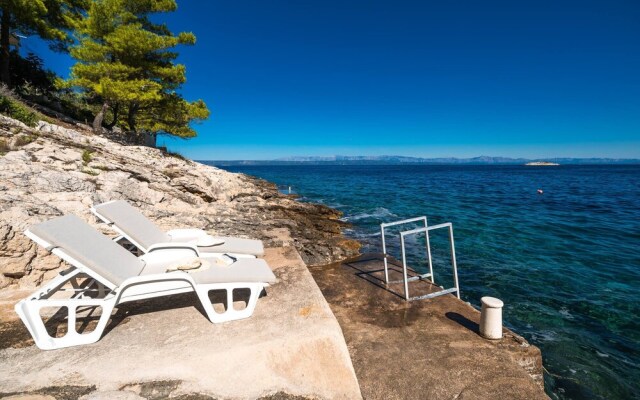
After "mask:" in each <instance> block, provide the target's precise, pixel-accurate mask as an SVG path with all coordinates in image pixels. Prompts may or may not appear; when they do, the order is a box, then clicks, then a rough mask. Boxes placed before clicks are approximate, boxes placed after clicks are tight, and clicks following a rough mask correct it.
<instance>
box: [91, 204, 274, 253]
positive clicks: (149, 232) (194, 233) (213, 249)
mask: <svg viewBox="0 0 640 400" xmlns="http://www.w3.org/2000/svg"><path fill="white" fill-rule="evenodd" d="M91 212H93V213H94V214H95V215H96V216H97V217H98V218H99V219H100V220H102V221H103V222H105V223H107V224H108V225H110V226H111V227H112V228H113V229H114V230H115V231H116V232H118V234H120V235H121V236H122V237H123V238H125V239H127V240H128V241H129V242H131V243H132V244H133V245H134V246H136V247H137V248H138V249H140V250H141V251H142V252H143V253H147V252H148V251H149V250H151V249H152V248H161V247H172V246H173V245H175V244H176V243H191V244H195V245H196V246H197V247H198V250H199V251H200V252H201V253H203V254H228V255H231V256H232V257H234V258H247V257H251V258H253V257H260V256H262V255H264V246H263V245H262V242H261V241H260V240H252V239H242V238H236V237H217V236H210V235H209V234H207V232H205V231H203V230H201V229H173V230H170V231H168V232H164V231H163V230H162V229H160V228H159V227H158V226H157V225H156V224H155V223H153V222H152V221H151V220H149V219H148V218H147V217H145V216H144V215H143V214H142V213H141V212H140V211H139V210H138V209H136V208H135V207H133V206H132V205H131V204H129V203H127V202H126V201H124V200H114V201H109V202H106V203H103V204H99V205H96V206H93V207H92V208H91Z"/></svg>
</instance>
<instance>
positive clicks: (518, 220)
mask: <svg viewBox="0 0 640 400" xmlns="http://www.w3.org/2000/svg"><path fill="white" fill-rule="evenodd" d="M225 169H228V170H230V171H232V172H242V173H246V174H249V175H253V176H257V177H260V178H263V179H267V180H269V181H272V182H274V183H277V184H278V185H283V186H285V187H287V188H288V186H291V187H292V190H293V191H294V192H295V193H297V194H298V195H300V196H301V201H309V202H319V203H324V204H326V205H328V206H331V207H334V208H337V209H339V210H341V211H342V212H344V220H345V221H348V222H350V223H352V224H353V227H352V228H351V229H349V230H347V232H346V234H347V235H348V236H351V237H354V238H357V239H359V240H360V241H362V242H363V244H364V248H363V252H369V251H371V252H379V251H381V247H380V233H379V231H380V228H379V224H380V223H381V222H389V221H393V220H398V219H403V218H408V217H414V216H420V215H426V216H427V217H428V219H429V224H430V225H433V224H438V223H442V222H452V223H453V226H454V235H455V239H456V250H457V251H456V254H457V259H458V269H459V276H460V285H461V291H462V298H463V299H464V300H466V301H469V302H471V303H472V304H474V305H476V306H477V305H479V300H480V297H482V296H486V295H489V296H495V297H498V298H500V299H502V300H503V301H504V302H505V309H504V320H505V324H506V325H507V326H509V327H510V328H512V329H514V330H515V331H516V332H518V333H519V334H521V335H523V336H525V337H526V338H527V339H528V340H529V341H531V342H532V343H533V344H535V345H537V346H538V347H540V348H541V350H542V354H543V358H544V365H545V367H546V369H547V370H548V374H547V376H546V378H545V380H546V382H545V383H546V390H547V393H548V394H549V395H550V396H551V397H553V398H559V399H578V398H592V399H597V398H607V399H628V398H634V397H638V396H640V321H638V316H639V315H640V166H637V165H635V166H634V165H629V166H560V167H525V166H430V165H403V166H340V165H324V166H311V165H298V166H241V167H225ZM538 189H543V191H544V193H543V194H538V193H537V190H538ZM414 227H415V225H414ZM388 237H389V241H390V243H389V247H390V253H391V254H393V255H395V256H399V244H398V239H397V231H395V233H394V232H391V234H390V235H389V236H388ZM430 238H431V242H432V248H433V257H434V269H435V278H436V282H437V283H438V284H441V285H445V286H450V285H451V269H450V259H449V257H450V255H449V250H448V249H449V247H448V242H447V235H446V232H445V231H441V232H440V231H435V232H433V233H432V234H431V235H430ZM408 250H409V251H408V253H409V254H408V260H409V262H410V263H411V265H413V266H414V267H416V268H417V269H424V268H426V266H427V263H426V261H425V256H424V254H425V252H424V237H420V236H412V237H410V239H409V241H408Z"/></svg>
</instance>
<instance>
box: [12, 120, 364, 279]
mask: <svg viewBox="0 0 640 400" xmlns="http://www.w3.org/2000/svg"><path fill="white" fill-rule="evenodd" d="M116 199H124V200H127V201H129V202H131V203H132V204H133V205H135V206H137V207H139V208H140V209H141V210H142V212H143V213H144V214H145V215H147V216H148V217H150V218H151V219H153V220H154V221H156V223H158V224H159V225H160V226H161V227H163V228H164V229H172V228H180V227H194V228H201V229H204V230H207V231H208V232H210V233H212V234H217V235H234V236H241V237H247V238H256V239H261V240H263V241H264V242H265V246H267V247H276V246H277V247H282V246H284V247H286V246H294V247H295V248H296V249H297V250H298V251H299V253H300V254H301V256H302V258H303V260H304V262H305V263H306V264H308V265H319V264H327V263H329V262H333V261H336V260H340V259H343V258H346V257H350V256H353V255H355V254H357V253H358V250H359V244H358V243H357V242H355V241H352V240H348V239H345V238H343V237H342V236H341V230H342V228H343V227H344V223H343V222H341V221H340V220H339V217H340V214H339V212H337V211H335V210H333V209H330V208H328V207H325V206H322V205H315V204H308V203H302V202H298V201H295V199H294V198H292V197H289V196H286V195H284V194H281V193H280V192H279V191H278V189H277V187H276V186H275V185H273V184H271V183H269V182H266V181H263V180H259V179H255V178H252V177H249V176H246V175H242V174H234V173H230V172H227V171H223V170H220V169H217V168H214V167H210V166H206V165H202V164H199V163H196V162H193V161H190V160H186V159H183V158H182V157H180V156H178V155H172V154H167V153H164V152H162V151H161V150H158V149H153V148H148V147H142V146H125V145H122V144H120V143H118V142H116V141H113V140H110V139H107V138H105V137H102V136H96V135H93V134H92V133H91V132H90V131H89V130H88V129H86V128H84V127H83V126H81V125H78V126H70V127H63V126H59V125H54V124H51V123H47V122H43V121H41V122H40V123H39V124H38V125H37V126H36V127H35V128H29V127H27V126H26V125H24V124H22V123H21V122H19V121H16V120H13V119H11V118H7V117H4V116H0V289H2V288H3V287H6V286H8V285H11V284H16V283H17V284H19V285H20V286H24V287H31V286H36V285H39V284H40V283H41V282H43V280H47V279H49V278H50V277H52V276H53V275H55V274H57V270H58V269H59V268H61V266H62V265H61V262H60V261H59V259H58V258H57V257H54V256H50V255H47V253H46V252H45V251H44V250H42V249H40V248H38V246H37V245H36V244H35V243H33V242H32V241H30V240H29V239H28V238H26V237H25V236H24V235H23V232H24V231H25V229H27V228H28V227H29V226H30V225H32V224H34V223H37V222H40V221H43V220H47V219H50V218H53V217H55V216H59V215H63V214H68V213H73V214H76V215H78V216H80V217H82V218H84V219H85V220H87V221H88V222H89V223H91V224H92V225H94V226H96V227H98V228H99V229H101V230H102V231H103V232H104V233H105V234H109V235H113V232H111V231H110V230H109V229H108V228H107V227H105V226H103V225H101V224H99V223H97V221H96V218H95V217H94V216H93V215H92V214H91V213H90V211H89V207H90V206H91V205H92V204H98V203H101V202H105V201H109V200H116Z"/></svg>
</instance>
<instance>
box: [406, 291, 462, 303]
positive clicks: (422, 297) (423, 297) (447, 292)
mask: <svg viewBox="0 0 640 400" xmlns="http://www.w3.org/2000/svg"><path fill="white" fill-rule="evenodd" d="M457 291H458V289H456V288H451V289H444V290H439V291H437V292H435V293H429V294H425V295H422V296H415V297H410V298H409V301H413V300H424V299H432V298H434V297H438V296H442V295H445V294H449V293H455V292H457Z"/></svg>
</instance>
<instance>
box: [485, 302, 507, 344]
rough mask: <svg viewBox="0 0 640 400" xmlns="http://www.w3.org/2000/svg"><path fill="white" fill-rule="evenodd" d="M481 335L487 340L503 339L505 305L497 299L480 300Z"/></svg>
mask: <svg viewBox="0 0 640 400" xmlns="http://www.w3.org/2000/svg"><path fill="white" fill-rule="evenodd" d="M480 301H481V302H482V310H481V311H480V335H482V336H484V337H485V338H487V339H502V307H504V303H503V302H502V300H500V299H496V298H495V297H488V296H485V297H483V298H481V299H480Z"/></svg>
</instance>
